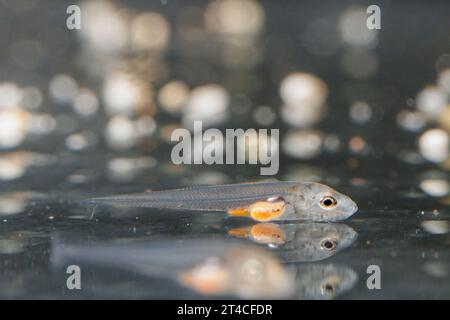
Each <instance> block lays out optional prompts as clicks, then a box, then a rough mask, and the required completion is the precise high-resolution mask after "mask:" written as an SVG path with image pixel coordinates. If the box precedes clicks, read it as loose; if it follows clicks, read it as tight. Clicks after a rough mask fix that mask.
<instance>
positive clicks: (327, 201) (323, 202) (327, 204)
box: [320, 196, 337, 209]
mask: <svg viewBox="0 0 450 320" xmlns="http://www.w3.org/2000/svg"><path fill="white" fill-rule="evenodd" d="M336 205H337V200H336V198H334V197H332V196H324V197H323V198H322V199H320V206H321V207H322V208H324V209H331V208H334V207H335V206H336Z"/></svg>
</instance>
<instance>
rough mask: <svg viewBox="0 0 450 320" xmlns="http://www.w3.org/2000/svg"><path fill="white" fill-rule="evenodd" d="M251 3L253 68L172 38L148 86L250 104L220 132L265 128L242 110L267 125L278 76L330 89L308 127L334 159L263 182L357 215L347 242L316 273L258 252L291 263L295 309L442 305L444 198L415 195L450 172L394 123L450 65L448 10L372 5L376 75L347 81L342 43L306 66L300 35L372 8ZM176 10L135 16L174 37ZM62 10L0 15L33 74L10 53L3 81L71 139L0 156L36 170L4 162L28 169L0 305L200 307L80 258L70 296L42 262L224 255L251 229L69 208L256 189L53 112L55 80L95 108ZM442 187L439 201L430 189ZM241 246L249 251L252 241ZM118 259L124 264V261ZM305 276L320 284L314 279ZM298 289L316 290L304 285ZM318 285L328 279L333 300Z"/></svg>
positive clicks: (286, 166)
mask: <svg viewBox="0 0 450 320" xmlns="http://www.w3.org/2000/svg"><path fill="white" fill-rule="evenodd" d="M262 3H263V7H264V9H265V14H266V26H265V31H264V33H263V36H262V39H261V43H262V46H263V48H264V50H263V52H264V53H263V57H264V58H263V60H262V61H261V62H260V63H258V64H257V65H256V66H253V67H252V68H250V69H247V68H237V69H229V68H227V67H224V66H222V65H221V64H220V63H218V62H217V61H215V60H214V56H208V54H207V53H205V54H204V55H196V54H195V50H193V52H194V53H192V54H191V55H188V54H186V51H187V50H185V49H186V48H185V47H183V46H184V45H185V44H183V43H180V42H177V41H176V40H173V42H172V44H171V46H170V50H168V52H167V53H166V54H165V56H164V61H163V62H161V63H164V65H165V67H166V68H167V69H168V70H169V72H168V75H166V76H164V77H162V78H161V79H158V80H156V81H155V87H157V88H159V87H160V86H161V85H162V84H163V83H165V82H167V81H168V80H169V79H183V80H185V81H186V82H187V83H188V84H189V85H190V86H191V87H194V86H196V85H199V84H205V83H210V82H215V83H220V84H222V85H223V86H224V87H225V88H227V90H229V92H230V93H231V109H232V110H235V111H236V110H239V109H240V108H241V105H242V103H243V102H242V101H247V100H246V99H249V101H251V102H250V109H249V110H250V111H246V113H244V114H239V112H235V111H233V112H235V113H234V114H233V117H231V120H229V121H228V122H226V123H223V124H221V126H220V128H221V129H223V128H235V127H236V128H249V127H255V128H258V127H264V126H262V125H260V124H258V123H255V122H254V121H253V120H252V119H253V118H252V117H251V110H253V109H254V108H255V107H256V106H257V105H270V106H273V107H274V108H275V110H276V112H277V113H278V112H279V111H278V109H279V106H280V105H281V102H280V98H279V95H278V88H279V83H280V80H281V79H282V77H283V76H284V75H285V74H287V73H289V72H291V71H295V70H301V71H306V72H311V73H313V74H315V75H317V76H319V77H320V78H321V79H323V80H325V82H326V83H327V86H328V89H329V95H328V100H327V104H328V107H329V110H328V115H327V116H326V117H325V119H324V120H323V121H321V122H320V123H318V124H316V125H315V126H314V128H316V129H319V130H322V131H323V132H326V133H333V134H335V135H336V136H337V137H338V138H339V139H340V141H341V147H340V149H338V150H337V151H336V152H326V151H324V152H322V153H320V154H319V155H317V156H315V157H314V158H312V159H308V160H304V159H296V158H293V157H290V156H289V155H287V154H285V153H281V154H280V170H279V173H278V174H277V175H276V176H274V177H273V178H277V179H280V180H303V179H306V180H317V181H321V182H323V183H325V184H328V185H330V186H333V187H334V188H336V189H337V190H339V191H342V192H343V193H345V194H348V195H350V196H351V197H352V199H354V200H355V202H357V204H358V206H359V211H358V212H357V213H356V214H355V215H354V216H353V217H351V218H350V219H349V220H346V221H343V222H340V223H337V224H336V225H337V228H344V229H351V230H353V232H355V233H356V234H357V238H355V239H354V240H352V241H351V242H350V243H349V245H348V247H345V248H343V249H342V250H338V251H337V252H334V253H332V254H330V255H329V256H327V257H325V258H323V259H322V260H320V261H295V260H296V259H297V260H298V259H299V258H298V256H299V255H301V254H300V253H301V252H303V251H302V250H305V249H304V247H302V244H303V243H304V242H302V241H306V240H305V239H303V240H300V241H299V243H297V246H296V245H295V244H294V245H293V246H292V248H290V249H289V250H290V252H291V254H293V255H289V254H286V252H283V250H277V249H276V248H268V247H267V246H266V247H267V248H266V249H267V250H269V251H271V252H272V253H274V254H276V255H278V256H279V258H280V260H281V261H283V260H284V261H286V260H287V261H286V262H284V267H286V268H289V269H290V270H295V272H296V277H297V281H296V286H297V287H296V294H295V295H294V298H299V299H306V298H312V299H325V298H343V299H366V298H368V299H385V298H388V299H389V298H401V299H403V298H412V299H417V298H438V299H441V298H447V299H448V298H450V286H449V285H448V283H449V280H450V253H449V250H448V249H449V245H450V236H449V233H448V229H449V223H450V211H449V208H448V204H449V203H450V202H449V198H448V197H449V196H448V195H447V194H448V191H447V193H445V192H444V194H440V195H439V196H431V195H430V193H427V192H426V191H424V189H423V188H421V186H420V183H421V182H423V180H424V179H427V178H428V179H438V180H440V181H444V182H445V181H448V178H449V176H448V171H447V170H446V168H445V166H443V165H441V166H439V165H438V164H433V163H431V162H429V161H427V160H425V159H423V158H422V157H421V155H420V154H419V153H418V151H417V139H418V136H419V135H420V133H421V132H422V131H423V130H425V129H423V130H422V131H420V132H417V133H411V132H407V131H405V130H403V129H401V128H400V127H399V126H398V124H397V122H396V116H397V114H398V112H399V111H400V110H403V109H408V108H410V109H413V107H408V106H407V105H408V99H414V98H415V96H416V94H417V93H418V92H419V91H420V90H421V89H422V88H423V87H425V86H426V85H427V84H429V83H434V82H435V81H436V74H437V72H438V71H439V70H441V69H442V68H443V66H442V64H445V63H448V59H447V60H445V59H440V60H439V57H442V56H443V55H445V54H449V53H450V41H449V40H450V33H449V30H450V20H448V15H449V13H450V6H449V5H448V4H445V3H444V2H435V3H431V2H430V3H426V4H425V3H419V2H410V3H409V4H406V3H402V4H399V3H395V4H394V2H393V1H392V2H383V3H382V4H380V7H381V10H382V29H381V31H380V32H379V35H378V37H379V39H378V44H377V46H376V47H375V48H374V49H371V50H372V51H371V52H373V54H375V56H376V57H377V61H378V71H377V72H376V73H375V74H373V75H372V76H370V77H367V78H364V79H355V78H354V77H352V76H349V75H348V74H346V73H345V72H344V71H343V70H342V66H341V63H340V59H341V57H342V55H343V53H344V52H345V48H344V46H341V47H339V48H338V49H337V50H336V52H334V53H332V54H330V55H327V56H320V55H319V56H318V55H314V54H312V53H311V52H310V51H308V50H307V49H305V45H304V41H303V40H304V32H305V30H306V27H307V26H308V25H309V23H310V22H311V21H313V20H315V19H318V18H320V17H323V18H324V19H330V20H333V19H334V20H336V19H337V17H338V14H339V12H342V11H343V10H345V9H346V8H347V7H349V6H351V5H362V6H364V5H368V4H369V3H365V2H363V1H359V2H355V1H340V2H339V4H335V3H332V2H326V1H325V2H323V3H322V2H321V3H320V5H319V4H316V3H315V2H312V1H311V2H307V3H302V4H300V3H297V2H294V1H288V2H286V3H283V4H281V3H280V4H278V3H277V4H275V3H272V2H269V1H262ZM185 6H193V7H195V8H204V7H205V3H204V2H201V1H192V2H189V4H188V2H184V1H183V2H181V1H170V0H169V1H167V4H161V2H158V1H154V2H152V3H150V4H146V2H144V1H136V3H135V4H133V7H134V8H135V9H136V10H138V11H139V10H145V9H146V10H154V11H158V12H160V13H161V14H163V15H164V16H165V17H166V18H167V19H168V20H169V22H170V23H172V24H174V23H175V22H176V21H177V18H176V17H177V13H178V12H180V10H181V9H182V8H184V7H185ZM65 8H66V6H65V4H64V3H63V1H58V2H56V1H36V4H35V5H34V6H33V7H32V9H29V10H24V11H21V10H19V11H17V10H16V11H14V10H13V9H11V8H8V7H7V6H5V4H3V2H2V4H0V43H1V47H5V48H6V47H9V46H10V45H11V44H12V43H13V42H14V40H15V39H17V38H31V39H38V41H39V43H41V45H42V47H43V52H44V54H42V56H41V58H40V61H39V64H38V65H37V66H36V67H33V68H31V69H30V68H25V67H23V66H21V65H20V63H19V64H18V63H14V62H13V61H12V60H11V54H10V53H8V51H7V50H2V52H1V53H0V81H13V82H16V83H17V84H19V85H20V86H31V85H32V86H36V87H37V88H39V89H40V90H41V91H42V92H43V93H44V96H45V98H44V100H43V103H42V106H41V109H40V112H41V111H42V112H46V113H49V114H51V115H53V116H55V117H56V116H57V115H61V114H64V115H69V116H70V117H72V118H73V119H75V120H74V121H75V122H76V126H75V129H73V130H70V129H68V132H66V131H64V130H60V131H58V130H56V131H54V132H51V133H50V134H48V135H44V136H39V137H33V136H29V137H28V138H27V139H26V140H25V141H24V142H23V143H21V144H20V145H18V146H14V147H11V148H4V149H1V151H0V152H1V157H2V159H10V158H8V157H11V152H16V151H17V152H23V151H25V152H31V153H33V154H34V158H33V159H35V160H33V161H31V164H29V165H26V164H24V163H29V162H27V161H26V160H23V159H28V157H27V156H26V154H22V155H20V153H19V158H18V159H16V160H14V161H13V163H14V164H15V165H16V166H18V167H19V168H20V169H23V170H24V172H23V173H22V174H20V175H18V176H17V177H16V178H14V179H2V180H1V181H0V209H1V210H0V211H1V213H0V214H1V215H0V298H6V299H14V298H44V299H45V298H64V299H72V298H125V299H129V298H131V299H133V298H204V297H205V296H203V295H200V294H198V293H195V292H194V291H192V290H190V289H188V288H184V287H182V286H180V285H179V284H178V283H177V282H176V281H174V279H171V278H170V277H169V278H166V277H161V276H158V275H156V276H153V277H152V276H147V275H143V274H140V273H139V272H136V271H135V270H133V269H131V270H127V269H126V268H116V267H114V266H111V265H110V266H108V265H107V264H105V263H102V262H101V261H98V262H97V263H93V264H83V261H76V259H74V263H76V264H79V265H80V266H81V269H82V289H81V290H68V289H67V287H66V279H67V277H68V274H66V272H65V271H66V270H65V268H64V266H61V265H59V266H55V265H53V264H52V260H51V256H52V252H53V251H54V250H55V245H56V241H62V242H64V243H69V244H74V245H79V246H82V247H83V248H85V249H86V250H87V251H89V250H90V248H92V247H93V246H95V244H98V243H103V244H105V243H107V244H110V245H111V246H114V245H116V244H118V243H122V244H123V243H125V244H130V245H132V244H133V243H134V242H136V241H147V242H148V243H160V242H158V241H163V240H164V239H178V240H180V241H183V240H185V241H187V240H193V239H198V238H200V239H212V238H214V239H222V240H223V241H224V242H227V241H231V240H232V239H233V236H231V235H230V232H229V231H230V229H233V228H239V227H248V226H252V221H251V220H248V219H245V218H224V215H222V214H220V213H197V212H195V213H185V212H162V211H155V210H150V209H149V210H145V209H133V208H130V209H123V208H122V209H112V208H100V209H98V210H96V212H95V214H94V215H93V216H91V214H92V208H86V207H85V206H83V205H82V204H81V203H80V200H82V199H84V198H87V197H94V196H100V195H111V194H119V193H127V192H140V191H143V190H146V189H156V190H158V189H166V188H175V187H181V186H187V185H196V184H208V183H212V184H216V183H217V184H221V183H238V182H243V181H255V180H259V179H264V178H266V177H261V176H260V175H259V167H258V166H248V165H245V166H237V165H236V166H232V165H226V166H220V165H217V166H206V165H192V166H189V165H186V166H175V165H173V164H172V162H171V159H170V152H171V145H170V144H168V143H167V142H166V141H165V140H164V139H163V137H162V133H161V131H157V132H156V133H155V134H154V135H152V136H151V137H148V138H146V139H145V140H144V141H143V142H141V143H139V144H137V145H136V146H134V147H132V148H130V149H128V150H125V151H115V150H112V149H111V148H109V147H108V145H107V144H106V143H105V142H104V137H103V129H104V127H105V125H106V122H107V119H108V118H107V116H106V115H105V112H104V111H103V110H102V102H100V109H101V110H100V111H99V113H98V114H97V115H96V116H95V117H94V118H92V119H90V120H89V121H82V120H79V119H78V120H77V116H76V115H74V114H73V112H72V113H71V111H70V108H68V107H67V106H65V105H58V103H56V102H54V101H52V99H51V98H50V97H48V93H47V87H48V83H49V80H50V79H51V77H52V76H53V75H54V74H57V73H68V74H70V75H72V76H73V77H74V78H75V79H76V80H77V81H78V82H79V83H80V84H82V85H83V86H86V87H89V88H92V90H94V92H96V93H97V94H98V96H99V99H100V98H101V93H100V91H101V83H102V80H101V79H96V78H95V77H93V76H91V75H90V74H89V72H88V71H87V70H86V68H85V67H82V66H80V60H82V59H83V58H82V57H81V58H80V52H81V49H80V47H81V44H80V40H79V39H78V38H77V37H76V36H75V35H74V34H73V32H69V31H67V30H66V29H65V27H64V26H65V17H66V16H65V14H64V12H65ZM334 20H333V21H334ZM4 30H8V31H4ZM437 61H440V64H438V66H437ZM443 61H444V62H443ZM445 61H446V62H445ZM81 65H82V63H81ZM199 66H201V67H200V68H199ZM436 66H437V67H436ZM446 66H448V65H446ZM274 69H276V70H275V71H274ZM243 95H245V97H246V99H244V100H242V96H243ZM354 100H365V101H367V102H368V103H369V104H370V105H371V107H372V116H371V118H370V120H369V121H368V122H366V123H365V124H357V123H354V122H353V121H352V119H351V118H350V117H349V112H348V107H349V105H350V103H351V102H352V101H354ZM244 104H245V103H244ZM155 120H156V122H157V124H158V126H159V128H161V127H163V125H164V124H168V123H177V122H179V121H180V119H179V117H177V116H172V115H169V114H167V113H164V112H159V113H158V114H157V115H156V116H155ZM63 126H64V125H63ZM435 126H436V124H433V123H431V124H429V127H435ZM271 127H273V128H280V135H281V139H280V141H282V140H283V137H284V136H285V135H286V133H287V132H288V130H289V126H288V125H287V124H286V123H284V122H283V121H282V120H281V119H280V118H279V117H278V118H277V120H276V121H275V123H273V124H272V125H271ZM83 130H90V131H91V132H93V133H94V135H95V136H96V137H97V138H98V142H97V143H96V144H94V145H91V146H88V147H86V148H84V149H83V150H81V151H74V150H70V149H69V148H67V146H66V144H65V141H66V138H67V136H68V135H70V134H73V133H75V132H80V131H83ZM355 136H357V137H362V138H363V139H364V141H365V143H366V147H365V148H364V150H363V151H361V150H359V151H355V150H354V149H353V150H352V149H351V147H349V146H348V145H349V143H350V141H351V139H352V138H353V137H355ZM291 147H292V148H295V147H296V146H295V145H294V146H291ZM405 154H413V155H414V159H417V161H414V162H411V161H406V160H405V159H406V158H405ZM36 157H37V160H36ZM117 158H124V159H140V161H141V162H139V161H138V162H136V161H134V162H133V161H131V162H129V161H128V162H127V163H126V165H125V166H126V167H127V168H128V166H129V167H130V168H129V169H127V168H125V169H124V165H123V163H119V165H118V163H117V162H116V163H115V165H116V166H114V164H113V165H112V164H111V161H112V160H113V159H117ZM21 159H22V160H21ZM130 163H131V164H130ZM139 163H141V165H140V164H139ZM142 163H144V165H142ZM0 167H4V168H1V169H2V170H3V171H6V172H11V171H14V170H16V169H15V168H16V167H14V168H11V167H9V166H7V165H6V164H0ZM434 189H436V188H434ZM438 189H439V190H440V191H442V190H441V189H442V188H441V187H440V188H438ZM444 189H445V188H444ZM430 221H431V222H430ZM325 225H328V224H325ZM330 225H331V227H333V225H334V224H330ZM301 226H302V225H301V224H300V225H297V224H296V223H293V224H291V226H287V227H286V225H285V224H281V225H280V228H291V229H289V230H292V229H294V230H296V229H297V228H300V230H302V232H303V233H305V232H306V231H305V229H301ZM329 227H330V226H328V227H325V228H329ZM331 227H330V228H331ZM303 233H302V234H303ZM306 238H307V237H306ZM55 239H56V240H55ZM205 241H208V240H205ZM240 241H242V242H243V243H246V244H251V243H252V241H251V240H250V239H240ZM253 245H255V246H256V245H258V244H256V243H253ZM259 246H262V247H264V245H261V244H259ZM292 252H293V253H292ZM286 257H288V258H286ZM289 257H291V259H289ZM292 257H294V258H292ZM117 259H121V257H120V252H119V253H118V256H117ZM180 259H181V258H180ZM69 260H70V258H69ZM181 260H182V259H181ZM181 260H180V261H181ZM289 260H291V261H289ZM292 260H294V261H292ZM299 260H302V259H299ZM306 260H308V259H306ZM309 260H315V258H314V257H313V258H311V257H310V258H309ZM371 265H376V266H379V268H380V271H381V289H379V290H377V289H374V290H369V289H368V287H367V283H366V281H367V279H368V277H369V276H370V274H368V273H367V268H368V267H369V266H371ZM311 270H313V271H311ZM314 270H315V271H314ZM324 270H328V271H324ZM314 272H316V275H315V276H311V274H314ZM330 274H332V275H331V276H330ZM336 274H338V275H340V276H335V275H336ZM343 274H346V275H347V276H348V275H350V276H349V277H350V278H351V280H348V281H345V279H346V278H345V276H343ZM333 275H334V276H333ZM310 276H311V279H312V280H311V281H309V282H308V281H307V279H309V278H308V277H310ZM330 279H331V280H330ZM336 279H338V280H336ZM302 281H303V282H302ZM327 281H328V282H330V281H331V283H332V286H331V288H329V287H327ZM333 281H334V282H333ZM305 282H306V284H305ZM327 288H328V289H327ZM327 290H328V291H327ZM330 292H331V293H330ZM225 296H227V295H225ZM206 297H208V296H206Z"/></svg>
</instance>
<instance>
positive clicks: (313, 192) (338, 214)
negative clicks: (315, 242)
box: [289, 182, 358, 221]
mask: <svg viewBox="0 0 450 320" xmlns="http://www.w3.org/2000/svg"><path fill="white" fill-rule="evenodd" d="M292 195H293V196H292V197H291V198H290V199H289V202H290V205H291V206H292V207H293V210H292V213H291V219H295V218H297V219H307V220H311V221H338V220H344V219H347V218H348V217H350V216H352V215H353V214H354V213H355V212H356V211H358V206H357V205H356V203H355V202H354V201H353V200H352V199H351V198H350V197H348V196H346V195H344V194H342V193H340V192H337V191H336V190H334V189H333V188H330V187H328V186H326V185H324V184H320V183H315V182H312V183H304V184H299V185H298V186H295V187H294V188H293V193H292Z"/></svg>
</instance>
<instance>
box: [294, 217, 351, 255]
mask: <svg viewBox="0 0 450 320" xmlns="http://www.w3.org/2000/svg"><path fill="white" fill-rule="evenodd" d="M286 226H289V225H286ZM292 226H295V236H294V237H293V238H292V240H290V243H288V244H287V246H288V248H287V247H286V248H285V249H288V250H286V252H285V255H286V260H288V261H320V260H323V259H326V258H329V257H331V256H333V255H334V254H336V253H338V252H339V251H341V250H344V249H345V248H347V247H349V246H350V245H352V244H353V243H354V242H355V240H356V239H357V237H358V233H357V232H356V231H355V230H354V229H353V228H351V227H349V226H347V225H345V224H340V223H318V222H310V223H299V224H295V225H292Z"/></svg>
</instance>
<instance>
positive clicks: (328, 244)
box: [320, 239, 337, 251]
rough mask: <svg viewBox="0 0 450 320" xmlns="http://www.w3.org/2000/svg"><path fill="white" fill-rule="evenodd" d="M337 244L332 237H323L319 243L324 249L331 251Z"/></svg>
mask: <svg viewBox="0 0 450 320" xmlns="http://www.w3.org/2000/svg"><path fill="white" fill-rule="evenodd" d="M336 246H337V242H336V241H334V240H332V239H323V240H322V242H321V243H320V247H321V248H322V249H324V250H327V251H331V250H334V249H335V248H336Z"/></svg>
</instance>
